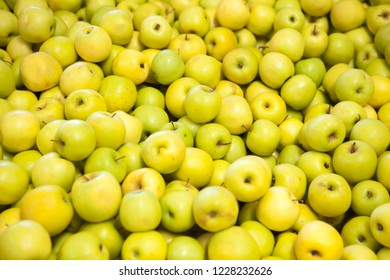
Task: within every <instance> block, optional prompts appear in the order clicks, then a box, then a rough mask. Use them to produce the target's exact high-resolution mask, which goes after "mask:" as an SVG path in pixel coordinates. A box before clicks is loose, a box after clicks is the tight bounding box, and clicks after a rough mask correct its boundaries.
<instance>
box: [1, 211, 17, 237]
mask: <svg viewBox="0 0 390 280" xmlns="http://www.w3.org/2000/svg"><path fill="white" fill-rule="evenodd" d="M19 221H20V207H15V206H14V207H10V208H8V209H5V210H3V211H2V212H1V213H0V236H1V235H2V234H3V232H4V231H5V230H6V229H7V228H8V227H9V226H10V225H13V224H15V223H17V222H19Z"/></svg>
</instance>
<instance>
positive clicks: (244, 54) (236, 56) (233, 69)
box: [222, 47, 259, 85]
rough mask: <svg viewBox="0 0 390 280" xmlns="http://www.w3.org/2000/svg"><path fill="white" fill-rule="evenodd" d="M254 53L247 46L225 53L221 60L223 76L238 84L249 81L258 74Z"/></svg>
mask: <svg viewBox="0 0 390 280" xmlns="http://www.w3.org/2000/svg"><path fill="white" fill-rule="evenodd" d="M258 68H259V66H258V63H257V59H256V56H255V54H254V53H253V52H252V51H251V50H250V49H249V48H243V47H241V48H235V49H233V50H230V51H229V52H228V53H226V54H225V56H224V57H223V60H222V72H223V74H224V76H225V77H226V78H227V79H228V80H230V81H232V82H234V83H237V84H239V85H245V84H249V83H251V82H252V81H253V80H254V79H255V78H256V76H257V74H258Z"/></svg>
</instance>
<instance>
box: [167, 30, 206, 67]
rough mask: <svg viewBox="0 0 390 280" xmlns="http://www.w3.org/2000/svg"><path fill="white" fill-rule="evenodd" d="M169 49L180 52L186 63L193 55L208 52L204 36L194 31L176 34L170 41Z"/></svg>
mask: <svg viewBox="0 0 390 280" xmlns="http://www.w3.org/2000/svg"><path fill="white" fill-rule="evenodd" d="M168 49H170V50H173V51H175V52H176V53H177V54H179V55H180V57H181V58H182V59H183V61H184V63H186V62H187V60H188V59H190V58H191V57H192V56H195V55H197V54H206V53H207V47H206V42H205V41H203V37H200V36H199V35H196V34H193V33H182V34H179V35H177V36H175V37H174V38H172V39H171V41H170V42H169V45H168Z"/></svg>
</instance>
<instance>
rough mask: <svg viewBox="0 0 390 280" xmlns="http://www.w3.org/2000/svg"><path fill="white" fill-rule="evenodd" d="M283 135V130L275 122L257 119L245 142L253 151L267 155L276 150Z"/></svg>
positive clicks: (260, 154) (259, 154)
mask: <svg viewBox="0 0 390 280" xmlns="http://www.w3.org/2000/svg"><path fill="white" fill-rule="evenodd" d="M281 137H282V134H281V131H280V129H279V127H278V126H277V125H276V124H275V123H274V122H272V121H270V120H267V119H257V120H255V121H254V122H253V124H252V125H251V127H250V128H249V130H248V132H247V133H246V136H245V144H246V146H247V148H248V149H249V150H250V151H251V152H252V153H254V154H256V155H258V156H265V157H266V156H270V155H272V154H273V153H274V152H275V151H276V149H277V148H278V146H279V143H280V140H281Z"/></svg>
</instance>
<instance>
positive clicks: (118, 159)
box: [115, 156, 126, 162]
mask: <svg viewBox="0 0 390 280" xmlns="http://www.w3.org/2000/svg"><path fill="white" fill-rule="evenodd" d="M123 158H126V156H121V157H119V158H117V159H116V160H115V162H118V161H120V160H121V159H123Z"/></svg>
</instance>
